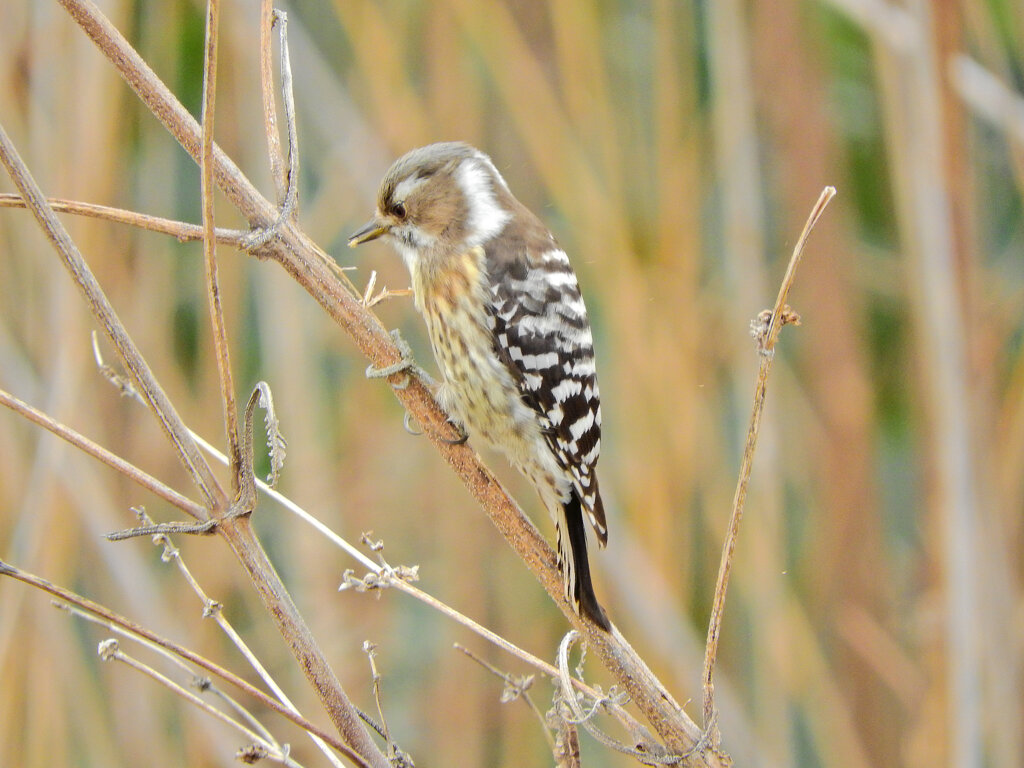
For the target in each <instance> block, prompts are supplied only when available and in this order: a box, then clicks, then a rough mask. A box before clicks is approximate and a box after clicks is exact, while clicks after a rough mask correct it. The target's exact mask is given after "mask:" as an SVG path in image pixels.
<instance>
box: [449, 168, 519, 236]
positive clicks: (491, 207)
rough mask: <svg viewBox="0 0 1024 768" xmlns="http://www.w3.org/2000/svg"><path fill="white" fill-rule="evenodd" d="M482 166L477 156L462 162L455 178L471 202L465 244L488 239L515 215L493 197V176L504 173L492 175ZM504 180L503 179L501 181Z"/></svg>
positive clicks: (467, 200)
mask: <svg viewBox="0 0 1024 768" xmlns="http://www.w3.org/2000/svg"><path fill="white" fill-rule="evenodd" d="M493 168H494V166H493V165H491V166H490V169H487V168H485V167H482V166H481V165H480V163H479V162H478V161H477V159H476V158H474V159H471V160H466V161H464V162H462V163H461V164H460V165H459V168H458V170H457V171H456V172H455V180H456V182H458V185H459V188H460V189H461V190H462V194H463V195H464V196H465V198H466V202H467V203H468V205H469V221H468V222H467V226H466V230H467V232H468V236H467V237H466V242H465V246H467V247H469V248H473V247H476V246H478V245H481V244H482V243H485V242H487V241H488V240H490V239H491V238H492V237H494V236H495V235H497V234H498V233H499V232H501V230H502V229H504V228H505V224H507V223H508V220H509V219H510V218H512V214H510V213H509V212H508V211H506V210H505V209H504V208H502V207H501V206H500V205H498V201H497V200H495V199H494V190H493V189H492V187H491V183H492V179H493V178H497V179H498V180H499V181H501V176H492V173H488V170H492V172H493V174H495V175H496V174H497V171H493ZM502 183H504V182H502Z"/></svg>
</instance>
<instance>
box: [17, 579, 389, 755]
mask: <svg viewBox="0 0 1024 768" xmlns="http://www.w3.org/2000/svg"><path fill="white" fill-rule="evenodd" d="M0 576H9V577H11V578H13V579H17V580H18V581H20V582H22V583H24V584H28V585H29V586H31V587H34V588H36V589H39V590H41V591H43V592H46V593H47V594H49V595H52V596H53V597H56V598H57V599H58V600H62V601H63V602H65V603H70V604H72V605H76V606H78V607H79V608H81V609H82V610H84V611H87V612H89V613H91V614H93V615H95V616H99V617H101V618H102V619H104V620H105V621H108V622H110V623H112V624H115V625H117V626H119V627H122V628H123V629H125V630H127V631H128V632H129V633H130V634H131V635H134V636H137V637H141V638H144V639H145V640H148V641H149V642H151V643H153V644H155V645H158V646H160V647H162V648H166V649H167V650H168V651H170V652H172V653H174V654H175V655H177V656H180V657H181V658H183V659H185V660H186V661H189V662H191V663H192V664H195V665H196V666H197V667H199V668H200V669H205V670H206V671H207V672H209V673H210V674H212V675H215V676H217V677H219V678H220V679H221V680H224V681H225V682H228V683H230V684H231V685H233V686H235V687H236V688H238V689H239V690H241V691H242V692H244V693H245V694H246V695H248V696H251V697H253V698H254V699H256V700H257V701H259V702H260V703H261V704H263V705H264V706H265V707H268V708H269V709H272V710H274V711H275V712H277V713H278V714H279V715H281V716H282V717H284V718H286V719H287V720H289V721H291V722H292V723H295V725H297V726H299V727H300V728H302V729H303V730H306V731H309V732H310V733H313V734H316V735H317V736H319V737H320V738H321V739H323V740H324V741H326V742H327V743H328V744H330V745H331V746H332V747H334V748H335V749H336V750H338V751H339V752H340V753H341V754H343V755H344V756H345V757H347V758H348V759H349V760H351V761H352V762H353V763H355V764H356V765H359V766H369V765H370V764H369V763H368V762H367V761H366V760H364V759H363V758H362V757H361V756H360V755H359V754H357V753H356V752H355V751H354V750H353V749H352V748H351V747H349V746H348V745H347V744H345V743H343V742H341V741H339V740H338V738H337V737H335V736H332V735H331V734H329V733H327V732H326V731H324V730H323V729H321V728H319V727H318V726H316V725H314V724H313V723H311V722H310V721H308V720H306V719H305V718H304V717H302V716H301V715H299V714H297V713H295V712H293V711H291V710H289V709H288V708H286V707H284V706H282V705H281V704H279V703H278V702H277V701H275V700H274V699H272V698H271V697H269V696H267V694H265V693H264V692H263V691H261V690H260V689H259V688H256V687H254V686H253V685H251V684H250V683H248V682H246V681H245V680H243V679H242V678H240V677H239V676H238V675H236V674H234V673H233V672H230V671H228V670H226V669H224V668H223V667H221V666H218V665H217V664H214V663H213V662H212V661H210V660H209V659H207V658H206V657H204V656H200V655H199V654H198V653H195V652H194V651H191V650H189V649H188V648H185V647H184V646H181V645H178V644H177V643H175V642H173V641H171V640H168V639H167V638H165V637H162V636H161V635H158V634H156V633H155V632H153V631H152V630H149V629H147V628H146V627H143V626H142V625H141V624H136V623H135V622H134V621H132V620H131V619H128V618H125V617H124V616H121V615H119V614H117V613H115V612H114V611H112V610H110V609H109V608H107V607H106V606H105V605H100V604H99V603H97V602H94V601H92V600H90V599H89V598H87V597H82V596H81V595H79V594H76V593H75V592H72V591H71V590H69V589H65V588H64V587H61V586H58V585H57V584H53V583H51V582H49V581H47V580H46V579H43V578H40V577H39V576H36V575H35V574H33V573H29V572H28V571H24V570H22V569H21V568H18V567H16V566H13V565H11V564H10V563H5V562H3V561H2V560H0Z"/></svg>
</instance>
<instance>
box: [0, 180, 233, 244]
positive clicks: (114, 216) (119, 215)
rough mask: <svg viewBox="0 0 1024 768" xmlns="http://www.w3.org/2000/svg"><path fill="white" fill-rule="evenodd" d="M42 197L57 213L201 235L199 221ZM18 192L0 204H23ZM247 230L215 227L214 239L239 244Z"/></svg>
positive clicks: (189, 237)
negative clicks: (193, 222)
mask: <svg viewBox="0 0 1024 768" xmlns="http://www.w3.org/2000/svg"><path fill="white" fill-rule="evenodd" d="M46 201H47V202H48V203H49V204H50V207H51V208H53V210H55V211H56V212H57V213H70V214H73V215H76V216H88V217H90V218H93V219H102V220H103V221H110V222H113V223H115V224H127V225H128V226H130V227H137V228H139V229H145V230H147V231H149V232H158V233H160V234H163V235H170V236H171V237H174V238H176V239H177V240H178V242H181V243H188V242H194V241H196V240H202V239H203V228H202V226H201V225H199V224H189V223H187V222H184V221H175V220H174V219H165V218H163V217H162V216H150V215H148V214H145V213H137V212H136V211H126V210H124V209H123V208H111V207H110V206H107V205H96V204H95V203H83V202H81V201H79V200H64V199H61V198H57V197H48V198H46ZM27 207H28V206H26V205H25V201H24V200H22V199H21V195H15V194H12V193H10V192H3V193H0V208H27ZM248 234H249V233H248V232H243V231H242V230H240V229H217V230H216V235H217V242H218V243H220V244H221V245H230V246H234V247H235V248H241V247H242V243H243V240H244V239H245V238H246V237H247V236H248Z"/></svg>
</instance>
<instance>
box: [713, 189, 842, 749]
mask: <svg viewBox="0 0 1024 768" xmlns="http://www.w3.org/2000/svg"><path fill="white" fill-rule="evenodd" d="M835 194H836V190H835V188H834V187H825V189H824V190H823V191H822V193H821V196H820V197H819V198H818V202H817V203H815V205H814V208H813V209H811V213H810V216H808V218H807V223H806V224H804V229H803V232H801V233H800V238H799V239H798V240H797V243H796V246H794V248H793V255H792V257H791V258H790V260H789V266H788V268H787V269H786V275H785V277H783V279H782V285H781V286H780V288H779V294H778V296H777V298H776V299H775V306H774V308H773V309H772V311H771V315H770V317H768V318H767V321H766V323H765V324H764V326H763V327H762V328H761V329H760V333H759V335H758V351H759V352H760V358H761V361H760V366H759V368H758V372H757V385H756V387H755V390H754V407H753V412H752V413H751V415H750V426H749V428H748V430H747V441H746V444H745V445H744V447H743V460H742V462H741V464H740V475H739V480H738V482H737V484H736V493H735V495H734V496H733V502H732V516H731V517H730V520H729V529H728V532H727V533H726V537H725V542H724V544H723V546H722V559H721V562H720V564H719V568H718V582H717V584H716V585H715V596H714V602H713V603H712V606H711V619H710V621H709V623H708V638H707V645H706V647H705V652H704V676H703V683H704V708H703V714H704V730H705V735H708V734H710V743H711V746H712V747H713V748H715V749H717V748H718V745H719V743H720V741H721V734H720V733H719V730H718V719H717V716H716V710H715V686H714V680H713V678H714V671H715V660H716V658H717V656H718V638H719V634H720V632H721V629H722V615H723V613H724V612H725V596H726V592H727V590H728V588H729V574H730V572H731V570H732V559H733V553H734V552H735V549H736V540H737V538H738V537H739V532H740V523H741V522H742V520H743V508H744V505H745V503H746V498H747V486H748V484H749V482H750V470H751V467H752V466H753V461H754V450H755V448H756V447H757V436H758V433H759V432H760V430H761V415H762V413H763V412H764V403H765V395H766V392H767V386H768V374H769V373H770V372H771V367H772V361H773V359H774V356H775V341H776V340H777V339H778V337H779V332H780V331H781V330H782V326H783V325H785V324H786V322H787V314H786V313H787V310H788V307H787V305H786V299H787V298H788V297H789V291H790V289H791V288H792V286H793V280H794V279H795V277H796V269H797V267H798V266H799V265H800V259H801V257H802V256H803V251H804V246H805V245H806V243H807V238H808V236H810V234H811V230H813V229H814V225H815V224H816V223H817V222H818V219H819V218H820V217H821V214H822V213H823V212H824V210H825V207H826V206H827V205H828V203H829V201H830V200H831V199H832V198H833V197H834V196H835ZM790 312H791V311H790ZM790 317H791V315H790Z"/></svg>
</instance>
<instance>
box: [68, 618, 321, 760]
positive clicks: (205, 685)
mask: <svg viewBox="0 0 1024 768" xmlns="http://www.w3.org/2000/svg"><path fill="white" fill-rule="evenodd" d="M50 602H51V604H52V605H53V607H54V608H56V609H57V610H59V611H64V612H65V613H68V614H70V615H72V616H75V617H76V618H79V619H81V620H83V621H88V622H90V623H92V624H96V625H97V626H100V627H103V628H105V629H106V630H108V631H109V632H113V633H115V634H117V635H120V636H121V637H124V638H126V639H128V640H132V641H134V642H136V643H139V644H141V645H143V646H145V647H146V648H148V649H149V650H151V651H153V652H154V653H156V654H158V655H160V656H162V657H163V658H164V659H166V660H167V661H168V662H169V663H170V664H173V665H174V666H176V667H177V668H178V669H180V670H181V671H182V672H184V673H185V674H186V675H189V676H190V677H191V678H192V685H193V687H195V688H196V689H197V690H199V691H201V692H202V693H209V694H211V695H214V696H217V697H218V698H219V699H221V701H223V702H224V703H226V704H227V705H228V706H229V707H231V708H232V709H233V710H235V712H237V713H238V714H239V715H240V716H241V717H242V718H244V719H245V720H247V721H248V722H249V724H250V725H251V726H252V727H253V728H255V729H256V730H258V731H259V732H260V734H261V735H262V736H263V738H264V739H265V740H266V741H268V742H270V743H273V744H276V743H277V742H276V740H275V739H274V736H273V734H271V733H270V731H269V730H268V729H267V727H266V726H264V725H263V724H262V723H261V722H260V721H259V720H257V719H256V717H255V716H254V715H253V714H252V713H251V712H249V711H248V710H247V709H246V708H245V707H243V706H242V705H241V704H240V703H239V702H238V701H236V700H235V699H233V698H232V697H231V696H228V694H227V693H225V692H224V691H223V690H221V689H220V688H219V687H217V686H216V685H215V684H214V683H213V681H212V680H211V679H210V678H209V677H202V676H199V675H197V674H196V673H195V670H193V669H192V668H191V667H190V666H189V665H188V664H186V663H185V662H184V660H182V659H181V658H180V657H179V656H177V655H175V654H173V653H171V652H170V651H168V650H167V649H166V648H163V647H161V646H159V645H157V644H156V643H152V642H150V641H149V640H147V639H146V638H144V637H140V636H139V635H136V634H133V633H131V632H129V631H127V630H125V629H123V628H121V627H119V626H117V625H116V624H114V623H113V622H110V621H107V620H106V619H102V618H100V617H99V616H94V615H93V614H91V613H89V612H88V611H83V610H82V609H81V608H79V607H77V606H75V605H71V604H70V603H65V602H62V601H60V600H51V601H50ZM310 736H312V734H310ZM314 738H315V737H314Z"/></svg>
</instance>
